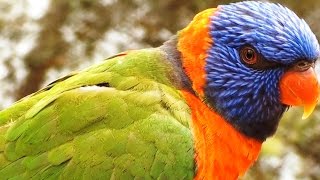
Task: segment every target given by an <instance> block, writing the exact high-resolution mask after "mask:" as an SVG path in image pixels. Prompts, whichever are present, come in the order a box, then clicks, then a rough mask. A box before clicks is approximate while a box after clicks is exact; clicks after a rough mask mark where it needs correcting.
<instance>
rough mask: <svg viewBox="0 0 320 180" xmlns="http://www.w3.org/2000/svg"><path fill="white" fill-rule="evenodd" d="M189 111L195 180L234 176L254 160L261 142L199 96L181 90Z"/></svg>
mask: <svg viewBox="0 0 320 180" xmlns="http://www.w3.org/2000/svg"><path fill="white" fill-rule="evenodd" d="M182 94H183V96H184V97H185V99H186V101H187V103H188V104H189V106H190V108H191V110H192V111H191V112H192V131H193V134H194V141H195V142H194V143H195V152H196V157H195V160H196V164H197V174H196V178H195V179H237V178H238V177H239V176H242V175H243V174H244V173H245V171H246V170H247V169H248V168H249V167H250V166H251V165H252V163H253V162H254V161H256V159H257V157H258V155H259V152H260V149H261V145H262V142H260V141H257V140H255V139H253V138H249V137H247V136H245V135H243V134H242V133H240V132H239V131H237V130H236V129H235V128H234V127H233V126H231V125H230V124H229V123H227V121H226V120H224V119H223V118H222V117H221V116H219V115H218V114H217V113H215V112H214V111H212V110H211V109H210V108H209V107H208V106H207V105H205V104H204V103H203V102H202V101H201V100H200V99H199V98H197V97H196V96H194V95H193V94H192V93H190V92H188V91H182Z"/></svg>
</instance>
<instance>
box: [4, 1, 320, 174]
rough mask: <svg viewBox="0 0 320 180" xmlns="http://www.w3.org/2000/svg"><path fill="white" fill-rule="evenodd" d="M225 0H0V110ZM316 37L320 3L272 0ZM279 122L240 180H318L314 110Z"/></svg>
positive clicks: (319, 129)
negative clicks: (303, 117)
mask: <svg viewBox="0 0 320 180" xmlns="http://www.w3.org/2000/svg"><path fill="white" fill-rule="evenodd" d="M230 2H235V1H230V0H210V1H207V0H189V1H177V0H161V1H154V0H78V1H64V0H51V1H50V0H43V1H41V3H40V1H36V0H21V1H5V0H0V58H1V60H0V83H1V88H0V98H1V102H0V109H2V108H5V107H7V106H8V105H10V104H11V103H12V102H13V101H15V100H17V99H19V98H21V97H24V96H26V95H28V94H30V93H32V92H34V91H36V90H38V89H39V88H40V87H42V86H43V85H44V84H46V83H48V82H50V81H52V80H54V79H56V78H58V77H59V76H62V75H64V74H67V72H69V71H71V70H76V69H79V68H83V67H85V66H88V65H90V64H92V63H94V61H99V60H102V59H103V58H106V57H108V56H110V55H112V54H114V53H117V52H120V51H123V50H126V49H139V48H145V47H151V46H158V45H161V44H162V42H164V41H165V40H167V39H168V38H169V37H170V36H172V35H173V34H175V33H176V32H177V31H178V30H180V29H182V28H183V27H184V26H186V25H187V24H188V22H189V21H190V20H191V19H192V17H193V16H194V15H195V14H196V13H197V12H199V11H201V10H204V9H206V8H209V7H215V6H217V5H218V4H225V3H230ZM273 2H278V3H281V4H284V5H286V6H288V7H289V8H291V9H293V10H294V11H295V12H296V13H297V14H298V15H299V16H301V17H303V18H304V19H305V20H306V21H307V22H308V23H309V24H310V26H311V28H312V30H313V31H314V32H315V33H316V35H317V37H320V25H319V22H320V1H318V0H305V1H299V0H278V1H277V0H273ZM300 117H301V112H300V111H299V109H293V110H290V112H288V113H286V115H285V116H284V118H283V119H282V121H281V123H280V126H279V129H278V131H277V134H276V135H275V137H273V138H270V139H269V140H268V141H267V142H266V143H265V144H264V147H263V152H262V155H261V156H260V159H259V160H258V163H256V164H255V165H254V167H253V168H252V169H251V170H250V171H249V172H248V173H247V174H246V176H245V177H243V179H260V180H263V179H266V180H267V179H268V180H269V179H320V109H319V108H318V109H317V110H316V112H315V113H314V115H313V117H312V118H310V119H307V120H301V118H300Z"/></svg>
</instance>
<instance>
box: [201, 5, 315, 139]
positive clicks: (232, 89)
mask: <svg viewBox="0 0 320 180" xmlns="http://www.w3.org/2000/svg"><path fill="white" fill-rule="evenodd" d="M210 35H211V38H212V39H213V44H212V46H211V48H210V49H209V52H208V57H207V60H206V73H207V79H206V81H207V84H206V87H205V95H206V101H207V102H208V103H209V104H210V105H211V106H212V108H214V109H215V110H216V111H217V112H218V113H220V114H221V115H222V116H223V117H225V118H226V120H227V121H229V122H230V123H231V124H232V125H233V126H234V127H235V128H237V129H238V130H240V131H241V132H243V133H244V134H246V135H248V136H250V137H254V138H256V139H260V140H264V139H265V138H267V137H268V136H270V135H271V134H273V133H274V131H275V130H276V128H277V125H278V121H279V119H280V118H281V116H282V114H283V112H284V111H285V109H286V108H287V106H286V105H284V104H282V103H281V102H280V100H279V96H280V94H279V81H280V78H281V76H282V75H283V74H284V72H285V70H286V68H287V67H288V66H290V65H293V64H295V63H297V62H298V61H301V60H305V61H315V60H316V59H317V58H318V56H319V54H320V52H319V44H318V41H317V39H316V37H315V35H314V34H313V33H312V31H311V30H310V28H309V26H308V25H307V24H306V23H305V21H304V20H302V19H300V18H298V17H297V15H295V14H294V13H293V12H292V11H291V10H289V9H287V8H285V7H283V6H281V5H278V4H272V3H262V2H254V1H245V2H240V3H234V4H230V5H222V6H219V7H218V10H217V11H216V12H215V13H214V15H213V16H212V17H211V24H210ZM245 46H249V47H252V48H254V49H255V50H256V51H257V53H258V54H259V56H260V57H261V59H262V60H263V61H264V62H263V63H265V64H271V65H270V66H266V67H265V68H253V67H249V66H247V65H246V64H245V63H244V62H243V61H241V58H240V54H239V53H240V50H241V48H243V47H245Z"/></svg>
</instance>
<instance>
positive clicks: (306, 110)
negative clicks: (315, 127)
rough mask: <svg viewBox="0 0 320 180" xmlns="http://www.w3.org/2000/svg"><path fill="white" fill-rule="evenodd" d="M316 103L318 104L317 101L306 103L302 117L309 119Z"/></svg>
mask: <svg viewBox="0 0 320 180" xmlns="http://www.w3.org/2000/svg"><path fill="white" fill-rule="evenodd" d="M316 105H317V104H316V103H315V104H310V105H304V108H303V115H302V119H307V118H308V117H309V116H310V115H311V114H312V112H313V111H314V109H315V107H316Z"/></svg>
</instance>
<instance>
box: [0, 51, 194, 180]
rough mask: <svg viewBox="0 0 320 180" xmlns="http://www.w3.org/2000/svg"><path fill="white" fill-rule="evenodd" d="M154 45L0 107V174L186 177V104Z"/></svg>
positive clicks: (189, 163) (189, 154) (189, 153)
mask: <svg viewBox="0 0 320 180" xmlns="http://www.w3.org/2000/svg"><path fill="white" fill-rule="evenodd" d="M164 58H165V55H164V54H163V53H162V52H161V51H159V50H158V49H149V50H141V51H133V52H130V53H129V54H128V55H123V56H116V57H113V58H112V59H108V60H106V61H104V62H102V63H101V64H99V65H96V66H92V67H90V68H88V69H86V70H84V71H81V72H77V73H73V74H71V75H69V76H66V77H65V78H62V79H60V80H57V81H56V82H54V83H52V84H50V85H49V86H48V87H46V88H44V89H43V90H40V91H39V92H36V93H35V94H33V95H30V96H29V97H26V98H24V99H22V100H20V101H19V102H17V103H16V104H15V105H13V106H12V107H10V108H8V109H7V110H4V111H1V112H0V177H1V178H4V179H9V178H12V179H30V178H33V179H70V178H73V179H109V178H111V179H167V178H169V177H170V178H172V179H192V177H193V173H194V162H193V157H194V152H193V148H192V147H193V145H192V144H193V142H192V135H191V132H190V130H189V122H190V118H191V117H190V112H189V111H190V110H189V108H188V106H187V104H186V103H185V102H184V100H183V99H182V97H181V96H180V94H179V92H178V91H177V90H176V89H175V88H174V81H173V75H174V71H173V69H172V67H171V66H170V64H169V62H168V61H166V60H164Z"/></svg>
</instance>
